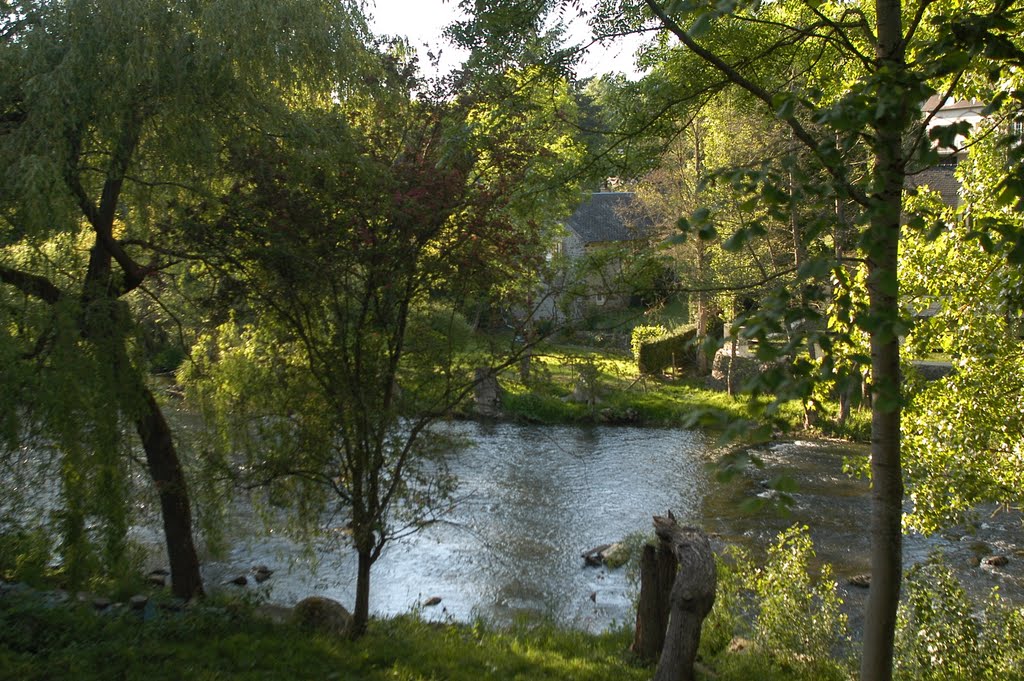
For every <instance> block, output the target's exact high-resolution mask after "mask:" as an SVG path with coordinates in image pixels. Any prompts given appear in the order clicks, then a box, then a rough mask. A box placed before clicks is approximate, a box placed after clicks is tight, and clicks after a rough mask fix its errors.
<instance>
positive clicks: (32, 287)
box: [0, 265, 64, 305]
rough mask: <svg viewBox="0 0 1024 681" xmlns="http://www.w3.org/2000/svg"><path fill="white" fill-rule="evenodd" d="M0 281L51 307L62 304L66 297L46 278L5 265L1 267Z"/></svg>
mask: <svg viewBox="0 0 1024 681" xmlns="http://www.w3.org/2000/svg"><path fill="white" fill-rule="evenodd" d="M0 281H2V282H4V283H5V284H10V285H11V286H13V287H15V288H16V289H18V290H19V291H21V292H22V293H24V294H25V295H27V296H31V297H32V298H38V299H39V300H42V301H43V302H45V303H49V304H50V305H54V304H56V303H58V302H60V300H61V299H62V298H63V297H64V292H63V291H61V290H60V289H59V288H57V286H56V285H54V284H53V282H51V281H50V280H49V279H47V278H46V277H43V276H40V275H38V274H31V273H29V272H22V271H21V270H15V269H12V268H10V267H6V266H4V265H0Z"/></svg>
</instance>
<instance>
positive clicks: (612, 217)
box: [561, 192, 651, 260]
mask: <svg viewBox="0 0 1024 681" xmlns="http://www.w3.org/2000/svg"><path fill="white" fill-rule="evenodd" d="M565 229H566V232H567V233H566V235H565V237H564V238H563V239H562V243H561V251H562V253H563V254H564V255H565V256H566V257H568V258H569V259H571V260H578V259H580V258H582V257H583V256H584V255H587V254H592V253H594V252H595V251H597V250H599V249H602V248H608V247H620V246H623V245H627V244H629V243H630V242H639V241H641V240H646V239H647V238H649V236H650V232H651V220H650V219H649V218H647V217H646V216H644V215H643V214H642V209H641V208H640V206H639V202H638V201H637V200H636V195H635V194H633V193H632V192H596V193H594V194H591V195H590V196H589V197H588V198H587V199H585V200H584V201H583V203H581V204H580V205H579V207H577V208H576V210H575V212H573V214H572V215H570V216H569V218H568V219H567V220H566V221H565Z"/></svg>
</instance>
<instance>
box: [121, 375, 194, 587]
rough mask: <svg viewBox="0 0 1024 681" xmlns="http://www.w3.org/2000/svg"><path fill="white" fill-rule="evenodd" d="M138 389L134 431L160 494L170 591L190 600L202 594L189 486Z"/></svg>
mask: <svg viewBox="0 0 1024 681" xmlns="http://www.w3.org/2000/svg"><path fill="white" fill-rule="evenodd" d="M140 383H141V380H140ZM139 388H140V390H141V392H142V400H143V407H144V409H143V411H142V412H141V413H140V414H139V415H138V416H137V417H136V419H135V429H136V430H137V431H138V433H139V437H140V438H141V439H142V446H143V449H144V450H145V452H146V463H147V465H148V466H149V475H150V477H151V478H152V479H153V483H154V484H155V485H156V489H157V492H158V493H159V494H160V511H161V513H162V515H163V522H164V537H165V540H166V542H167V556H168V559H169V560H170V563H171V589H172V592H173V593H174V595H175V596H177V597H179V598H184V599H186V600H189V599H191V598H193V597H195V596H202V595H203V578H202V576H201V575H200V573H199V557H198V555H197V554H196V548H195V544H194V543H193V540H192V511H191V508H190V507H189V497H188V487H187V485H186V483H185V475H184V473H183V472H182V470H181V463H180V462H179V460H178V453H177V452H176V451H175V448H174V440H173V439H172V438H171V430H170V428H169V427H168V425H167V420H166V419H164V415H163V413H162V412H161V411H160V406H159V405H158V404H157V403H156V399H155V398H154V397H153V393H152V391H151V390H149V388H147V387H145V385H140V386H139Z"/></svg>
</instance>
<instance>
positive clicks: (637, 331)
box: [629, 324, 668, 363]
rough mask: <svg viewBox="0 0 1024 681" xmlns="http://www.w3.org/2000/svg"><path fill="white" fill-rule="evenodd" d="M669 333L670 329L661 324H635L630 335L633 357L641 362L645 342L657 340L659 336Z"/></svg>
mask: <svg viewBox="0 0 1024 681" xmlns="http://www.w3.org/2000/svg"><path fill="white" fill-rule="evenodd" d="M667 334H668V329H666V328H665V327H664V326H662V325H661V324H656V325H654V326H644V325H640V326H634V327H633V333H632V334H631V336H630V343H629V348H630V350H632V352H633V359H634V360H636V361H637V363H639V362H640V347H641V346H642V345H643V344H644V343H650V342H651V341H656V340H658V339H659V338H661V337H662V336H665V335H667Z"/></svg>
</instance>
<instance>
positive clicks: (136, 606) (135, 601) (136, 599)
mask: <svg viewBox="0 0 1024 681" xmlns="http://www.w3.org/2000/svg"><path fill="white" fill-rule="evenodd" d="M147 603H149V597H148V596H143V595H142V594H136V595H134V596H132V597H131V598H129V599H128V605H130V606H131V608H132V610H142V609H143V608H145V607H146V604H147Z"/></svg>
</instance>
